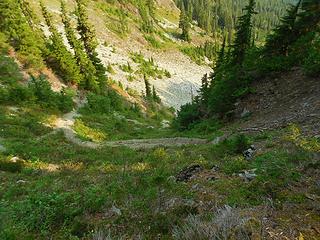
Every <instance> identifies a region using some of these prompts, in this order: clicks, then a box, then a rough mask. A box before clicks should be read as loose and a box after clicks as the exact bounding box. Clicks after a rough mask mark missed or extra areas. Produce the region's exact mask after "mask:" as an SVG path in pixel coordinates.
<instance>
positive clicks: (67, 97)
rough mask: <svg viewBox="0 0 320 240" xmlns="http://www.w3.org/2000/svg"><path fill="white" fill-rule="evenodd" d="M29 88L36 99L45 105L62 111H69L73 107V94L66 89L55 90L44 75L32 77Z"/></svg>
mask: <svg viewBox="0 0 320 240" xmlns="http://www.w3.org/2000/svg"><path fill="white" fill-rule="evenodd" d="M28 88H29V89H30V91H31V92H32V94H33V96H34V97H35V101H36V102H37V103H38V104H40V105H41V106H43V107H44V108H49V109H53V110H59V111H61V112H69V111H71V110H72V108H73V101H72V96H71V94H70V93H68V92H67V91H66V90H65V89H62V91H61V92H60V93H56V92H53V91H52V89H51V85H50V83H49V82H48V81H47V80H46V79H45V77H44V76H40V77H39V78H35V77H32V79H31V82H30V83H29V86H28Z"/></svg>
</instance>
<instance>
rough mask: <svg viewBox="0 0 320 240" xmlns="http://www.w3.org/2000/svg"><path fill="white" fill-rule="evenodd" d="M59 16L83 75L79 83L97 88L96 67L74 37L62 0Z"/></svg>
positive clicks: (92, 88)
mask: <svg viewBox="0 0 320 240" xmlns="http://www.w3.org/2000/svg"><path fill="white" fill-rule="evenodd" d="M61 18H62V22H63V24H64V29H65V32H66V37H67V39H68V42H69V44H70V46H71V48H72V49H73V51H74V58H75V60H76V61H77V64H78V66H79V68H80V73H81V74H82V76H83V77H84V79H83V80H82V82H80V84H79V85H80V86H82V87H84V88H85V89H88V90H97V88H98V82H97V81H98V79H97V77H96V69H95V67H94V65H93V63H92V62H91V60H90V59H89V58H88V56H87V54H86V52H85V50H84V46H83V43H82V42H81V41H80V40H78V38H77V37H76V33H75V31H74V30H73V28H72V26H71V22H70V19H69V16H68V12H67V10H66V6H65V3H64V2H63V1H61Z"/></svg>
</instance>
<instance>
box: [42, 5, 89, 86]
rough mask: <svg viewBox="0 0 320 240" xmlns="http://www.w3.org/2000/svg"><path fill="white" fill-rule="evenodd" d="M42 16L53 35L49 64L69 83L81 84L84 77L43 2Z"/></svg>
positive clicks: (49, 40)
mask: <svg viewBox="0 0 320 240" xmlns="http://www.w3.org/2000/svg"><path fill="white" fill-rule="evenodd" d="M41 9H42V14H43V16H44V18H45V21H46V23H47V26H48V27H49V30H50V32H51V35H50V37H49V39H48V41H47V44H48V48H49V51H50V53H49V56H47V62H48V64H49V65H50V66H51V67H52V68H53V69H54V70H55V71H56V72H57V73H58V74H59V75H60V76H61V77H62V78H63V79H64V80H65V81H66V82H67V83H73V84H80V83H81V82H82V81H83V76H82V75H81V73H80V68H79V66H78V65H77V62H76V60H75V59H74V57H73V55H72V53H71V52H69V51H68V49H67V47H66V46H65V45H64V42H63V38H62V36H61V34H60V33H59V32H58V30H57V29H56V27H55V26H54V24H53V23H52V16H51V14H50V13H49V12H48V10H47V8H46V7H45V6H44V5H43V3H42V2H41Z"/></svg>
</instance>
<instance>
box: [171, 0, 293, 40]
mask: <svg viewBox="0 0 320 240" xmlns="http://www.w3.org/2000/svg"><path fill="white" fill-rule="evenodd" d="M175 2H176V4H177V6H178V7H179V8H180V10H181V11H182V10H183V9H185V12H186V14H187V15H188V16H189V18H190V20H195V21H196V22H197V24H198V26H199V27H201V28H202V29H204V30H206V31H207V32H209V33H210V32H211V33H213V34H214V35H215V36H219V35H221V34H222V35H226V34H228V33H231V34H229V35H231V36H229V37H228V38H229V39H228V42H229V43H230V38H231V37H232V32H233V30H234V29H235V26H236V18H237V16H241V15H242V9H243V8H244V7H245V6H246V4H247V3H248V1H245V0H224V1H217V0H175ZM289 3H292V4H295V3H296V1H295V0H287V1H277V0H260V1H259V2H258V4H257V12H259V15H256V16H254V22H255V32H256V34H257V37H258V40H259V41H263V38H264V37H265V35H266V33H268V32H270V30H271V29H272V28H273V27H275V26H276V25H277V24H278V23H279V17H281V16H283V15H284V14H285V11H286V8H287V5H288V4H289Z"/></svg>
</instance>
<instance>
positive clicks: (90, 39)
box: [76, 0, 106, 88]
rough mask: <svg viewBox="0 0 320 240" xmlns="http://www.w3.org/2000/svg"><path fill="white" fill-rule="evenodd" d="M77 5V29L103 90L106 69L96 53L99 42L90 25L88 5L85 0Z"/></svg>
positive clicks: (80, 0)
mask: <svg viewBox="0 0 320 240" xmlns="http://www.w3.org/2000/svg"><path fill="white" fill-rule="evenodd" d="M76 3H77V17H78V27H77V29H78V31H79V34H80V36H81V40H82V42H83V44H84V49H85V51H86V53H87V55H88V57H89V59H90V60H91V62H92V63H93V65H94V67H95V69H96V75H97V78H98V82H99V87H100V88H102V87H104V86H105V84H106V76H105V73H106V68H105V67H104V66H103V64H102V63H101V60H100V59H99V57H98V53H97V52H96V48H97V46H98V40H97V39H96V36H95V31H94V29H93V26H92V25H91V24H90V23H89V19H88V14H87V11H86V4H85V2H84V0H76Z"/></svg>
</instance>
